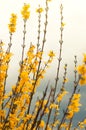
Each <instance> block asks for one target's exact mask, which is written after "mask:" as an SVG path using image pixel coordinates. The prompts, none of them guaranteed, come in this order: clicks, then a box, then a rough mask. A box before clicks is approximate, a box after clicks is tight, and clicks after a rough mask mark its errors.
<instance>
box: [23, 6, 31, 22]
mask: <svg viewBox="0 0 86 130" xmlns="http://www.w3.org/2000/svg"><path fill="white" fill-rule="evenodd" d="M29 8H30V4H24V6H23V7H22V10H21V14H22V17H23V19H24V20H27V19H29V17H30V11H29Z"/></svg>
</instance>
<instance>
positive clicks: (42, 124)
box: [39, 120, 45, 128]
mask: <svg viewBox="0 0 86 130" xmlns="http://www.w3.org/2000/svg"><path fill="white" fill-rule="evenodd" d="M44 125H45V122H44V121H43V120H41V122H40V124H39V127H41V128H43V127H44Z"/></svg>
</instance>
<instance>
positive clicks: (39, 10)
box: [36, 7, 44, 13]
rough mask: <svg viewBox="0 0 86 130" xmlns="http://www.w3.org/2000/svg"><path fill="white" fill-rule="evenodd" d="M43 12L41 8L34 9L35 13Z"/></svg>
mask: <svg viewBox="0 0 86 130" xmlns="http://www.w3.org/2000/svg"><path fill="white" fill-rule="evenodd" d="M43 11H44V10H43V8H41V7H39V8H38V9H36V12H37V13H42V12H43Z"/></svg>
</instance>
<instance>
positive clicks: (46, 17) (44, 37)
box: [27, 0, 48, 113]
mask: <svg viewBox="0 0 86 130" xmlns="http://www.w3.org/2000/svg"><path fill="white" fill-rule="evenodd" d="M47 19H48V2H47V0H46V14H45V29H44V36H43V44H42V49H41V52H43V50H44V45H45V42H46V32H47V24H48V21H47ZM41 55H42V54H41ZM41 62H42V59H41V58H40V61H39V65H38V69H37V74H36V79H35V83H34V88H33V92H32V93H31V97H30V103H29V106H28V110H27V113H29V111H30V106H31V102H32V98H33V94H34V89H35V86H36V83H37V80H38V74H39V70H40V66H41Z"/></svg>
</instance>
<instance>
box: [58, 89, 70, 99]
mask: <svg viewBox="0 0 86 130" xmlns="http://www.w3.org/2000/svg"><path fill="white" fill-rule="evenodd" d="M67 93H68V92H67V91H66V90H65V89H63V91H61V93H60V94H59V95H58V97H57V101H58V102H61V101H62V99H63V97H64V96H65V95H66V94H67Z"/></svg>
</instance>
